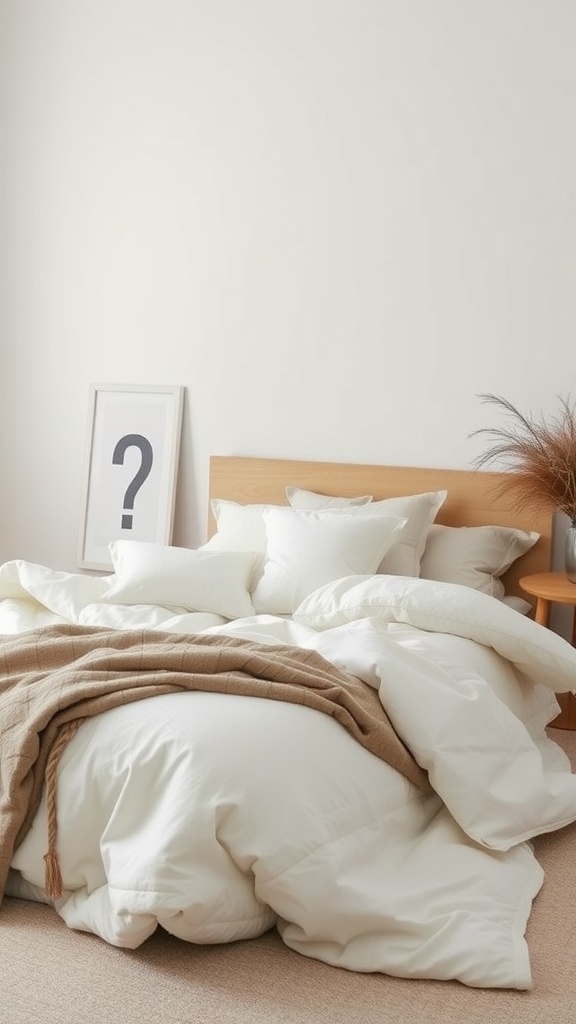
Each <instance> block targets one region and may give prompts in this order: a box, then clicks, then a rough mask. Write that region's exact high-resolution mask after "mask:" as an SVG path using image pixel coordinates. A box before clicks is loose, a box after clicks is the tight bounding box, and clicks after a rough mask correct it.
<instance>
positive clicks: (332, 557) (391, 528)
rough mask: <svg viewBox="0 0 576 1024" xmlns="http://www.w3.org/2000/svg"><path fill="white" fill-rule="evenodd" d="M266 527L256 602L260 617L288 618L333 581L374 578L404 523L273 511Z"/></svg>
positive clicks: (333, 513)
mask: <svg viewBox="0 0 576 1024" xmlns="http://www.w3.org/2000/svg"><path fill="white" fill-rule="evenodd" d="M264 521H265V524H266V537H267V546H266V557H265V561H264V568H263V571H262V575H261V577H260V579H259V581H258V583H257V585H256V587H255V588H254V590H253V592H252V600H253V602H254V607H255V609H256V611H257V612H258V613H269V614H272V615H288V614H290V613H291V612H293V611H294V609H295V608H296V607H297V606H298V605H299V604H300V602H301V601H302V600H303V598H304V597H305V596H306V594H309V593H310V592H311V591H313V590H316V589H317V588H318V587H320V586H322V585H323V584H324V583H328V582H329V581H330V580H335V579H338V578H340V577H342V576H352V575H356V574H358V573H372V572H374V571H375V569H376V568H377V566H378V565H379V564H380V562H381V560H382V558H383V556H384V554H385V552H386V551H388V550H389V549H390V548H391V546H392V545H393V544H394V543H395V542H396V540H397V538H398V534H399V533H400V531H401V530H402V529H403V527H404V526H405V523H406V520H405V519H401V518H400V517H398V516H396V517H386V516H382V515H366V516H357V515H346V514H343V510H342V509H340V510H330V511H320V512H306V511H302V510H300V509H293V508H282V507H280V506H278V507H274V506H270V507H269V508H268V509H267V510H266V511H265V512H264Z"/></svg>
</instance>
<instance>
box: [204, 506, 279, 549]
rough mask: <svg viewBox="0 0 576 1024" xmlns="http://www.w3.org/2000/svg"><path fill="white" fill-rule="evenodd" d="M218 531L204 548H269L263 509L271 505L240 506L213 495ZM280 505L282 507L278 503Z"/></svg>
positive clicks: (213, 508) (213, 511)
mask: <svg viewBox="0 0 576 1024" xmlns="http://www.w3.org/2000/svg"><path fill="white" fill-rule="evenodd" d="M210 505H211V508H212V514H213V516H214V519H215V520H216V533H215V534H214V535H213V536H212V537H210V540H208V541H206V543H205V544H203V545H202V548H201V549H200V550H203V551H206V550H208V551H259V552H260V553H261V554H264V552H265V551H266V527H265V525H264V512H265V511H266V509H267V508H270V507H271V506H270V505H256V504H255V505H241V504H239V503H238V502H236V501H225V500H224V499H222V498H212V501H211V502H210ZM278 507H280V506H278Z"/></svg>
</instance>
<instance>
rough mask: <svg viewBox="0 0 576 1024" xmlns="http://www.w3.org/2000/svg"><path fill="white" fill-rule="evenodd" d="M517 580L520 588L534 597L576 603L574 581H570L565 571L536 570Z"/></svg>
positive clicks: (575, 585) (575, 584)
mask: <svg viewBox="0 0 576 1024" xmlns="http://www.w3.org/2000/svg"><path fill="white" fill-rule="evenodd" d="M519 582H520V586H521V587H522V590H525V591H526V593H528V594H533V595H534V597H541V598H543V599H544V600H545V601H558V602H559V603H560V604H573V605H576V583H572V581H571V580H569V579H568V577H567V575H566V573H565V572H536V573H534V574H533V575H532V576H523V577H522V579H521V580H520V581H519Z"/></svg>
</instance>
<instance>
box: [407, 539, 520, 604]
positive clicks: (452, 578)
mask: <svg viewBox="0 0 576 1024" xmlns="http://www.w3.org/2000/svg"><path fill="white" fill-rule="evenodd" d="M539 538H540V534H539V533H528V532H526V531H525V530H515V529H511V528H509V527H505V526H441V525H440V524H438V523H434V524H432V526H431V527H430V531H429V533H428V538H427V540H426V546H425V548H424V554H423V555H422V558H421V561H420V576H421V577H422V579H427V580H439V581H440V582H442V583H461V584H463V585H464V586H466V587H472V589H473V590H480V591H482V593H484V594H490V595H491V596H492V597H497V598H500V599H502V598H503V597H504V584H503V583H502V581H501V580H500V577H501V576H502V575H503V573H505V572H506V570H507V569H509V568H510V566H511V565H512V563H513V562H515V561H516V559H517V558H520V556H521V555H524V554H525V553H526V552H527V551H529V550H530V548H532V547H534V545H535V543H536V541H537V540H539Z"/></svg>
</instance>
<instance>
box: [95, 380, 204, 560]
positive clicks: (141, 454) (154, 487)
mask: <svg viewBox="0 0 576 1024" xmlns="http://www.w3.org/2000/svg"><path fill="white" fill-rule="evenodd" d="M183 402H184V388H183V387H180V386H176V387H171V386H161V385H160V386H154V385H137V384H134V385H131V384H91V385H90V406H89V415H88V437H87V452H86V466H85V477H84V488H83V504H82V512H81V523H80V536H79V542H78V565H79V566H80V567H82V568H84V569H111V568H112V561H111V559H110V552H109V549H108V545H109V544H110V542H111V541H113V540H119V539H121V538H123V539H126V540H145V541H154V542H156V543H159V544H170V542H171V539H172V526H173V520H174V501H175V497H176V476H177V471H178V457H179V452H180V435H181V429H182V411H183Z"/></svg>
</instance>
